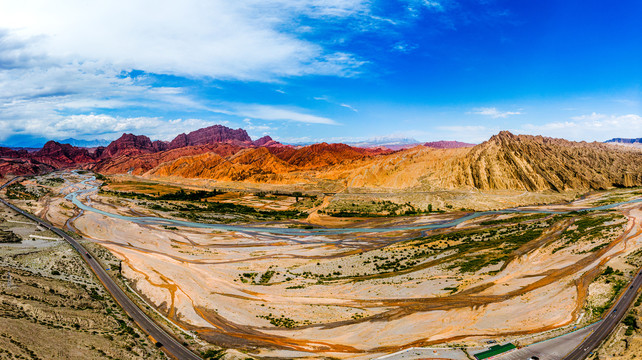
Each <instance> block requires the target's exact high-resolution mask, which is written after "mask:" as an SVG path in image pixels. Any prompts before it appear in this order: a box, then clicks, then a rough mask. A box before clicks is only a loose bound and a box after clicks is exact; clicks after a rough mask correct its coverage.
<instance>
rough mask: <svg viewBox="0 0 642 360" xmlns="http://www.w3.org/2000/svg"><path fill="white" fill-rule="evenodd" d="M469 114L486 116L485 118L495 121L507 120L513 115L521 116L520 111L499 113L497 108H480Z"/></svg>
mask: <svg viewBox="0 0 642 360" xmlns="http://www.w3.org/2000/svg"><path fill="white" fill-rule="evenodd" d="M468 114H477V115H484V116H490V117H492V118H493V119H497V118H507V117H509V116H512V115H520V114H521V112H519V111H499V110H498V109H497V108H495V107H479V108H474V109H473V110H472V111H470V112H468Z"/></svg>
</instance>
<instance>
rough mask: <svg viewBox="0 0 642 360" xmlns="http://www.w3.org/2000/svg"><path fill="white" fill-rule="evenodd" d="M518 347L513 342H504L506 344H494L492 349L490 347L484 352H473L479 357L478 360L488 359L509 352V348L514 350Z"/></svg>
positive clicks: (476, 357)
mask: <svg viewBox="0 0 642 360" xmlns="http://www.w3.org/2000/svg"><path fill="white" fill-rule="evenodd" d="M516 348H517V346H515V345H513V344H512V343H508V344H504V345H494V346H491V347H490V349H488V350H486V351H483V352H480V353H477V354H473V356H475V359H477V360H483V359H488V358H490V357H493V356H497V355H499V354H502V353H505V352H507V351H509V350H513V349H516Z"/></svg>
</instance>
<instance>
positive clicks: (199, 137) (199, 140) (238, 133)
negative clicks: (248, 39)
mask: <svg viewBox="0 0 642 360" xmlns="http://www.w3.org/2000/svg"><path fill="white" fill-rule="evenodd" d="M220 142H229V143H233V144H246V145H251V144H252V139H251V138H250V136H249V135H248V134H247V132H246V131H245V130H243V129H236V130H234V129H230V128H228V127H225V126H223V125H213V126H210V127H206V128H203V129H199V130H196V131H192V132H191V133H189V134H180V135H178V136H177V137H176V138H174V140H172V141H171V142H170V143H169V146H168V149H178V148H182V147H186V146H194V145H206V144H214V143H220Z"/></svg>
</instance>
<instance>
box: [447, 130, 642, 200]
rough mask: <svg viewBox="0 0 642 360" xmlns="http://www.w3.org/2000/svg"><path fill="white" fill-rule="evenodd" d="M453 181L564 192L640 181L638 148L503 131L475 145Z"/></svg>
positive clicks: (641, 170) (487, 187) (641, 168)
mask: <svg viewBox="0 0 642 360" xmlns="http://www.w3.org/2000/svg"><path fill="white" fill-rule="evenodd" d="M456 169H457V170H456V171H455V173H454V174H453V185H454V186H456V187H457V186H470V187H474V188H477V189H482V190H491V189H515V190H525V191H542V190H553V191H558V192H561V191H566V190H571V189H574V190H590V189H606V188H611V187H613V186H624V185H626V186H633V185H642V152H639V151H635V150H629V149H613V148H612V147H609V146H606V145H604V144H600V143H586V142H572V141H567V140H563V139H553V138H546V137H542V136H528V135H519V136H516V135H513V134H511V133H509V132H506V131H503V132H501V133H499V134H498V135H495V136H493V137H492V138H491V139H490V140H488V141H486V142H484V143H482V144H480V145H477V146H475V147H473V148H472V149H471V150H470V152H469V153H467V154H466V156H465V157H463V158H462V159H461V160H460V161H459V162H458V166H457V168H456Z"/></svg>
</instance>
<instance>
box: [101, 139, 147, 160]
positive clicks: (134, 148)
mask: <svg viewBox="0 0 642 360" xmlns="http://www.w3.org/2000/svg"><path fill="white" fill-rule="evenodd" d="M156 151H157V150H156V149H155V148H154V144H152V141H151V140H150V139H149V138H148V137H147V136H145V135H134V134H123V135H122V136H121V137H120V138H118V139H117V140H114V141H112V142H111V144H109V146H107V148H105V150H103V151H102V154H101V157H102V158H111V157H117V156H122V155H134V154H145V153H152V152H156Z"/></svg>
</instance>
